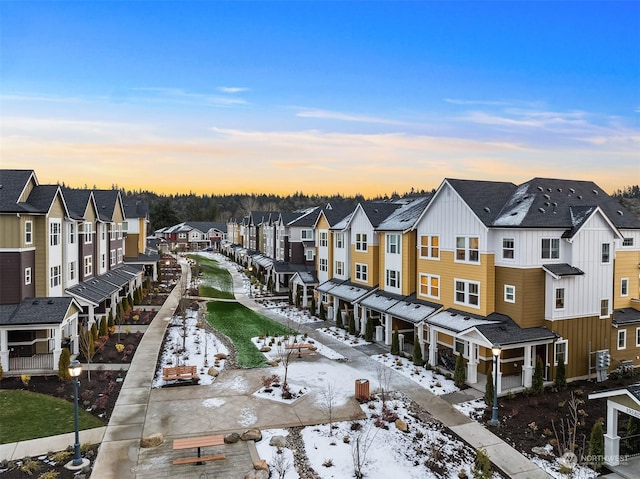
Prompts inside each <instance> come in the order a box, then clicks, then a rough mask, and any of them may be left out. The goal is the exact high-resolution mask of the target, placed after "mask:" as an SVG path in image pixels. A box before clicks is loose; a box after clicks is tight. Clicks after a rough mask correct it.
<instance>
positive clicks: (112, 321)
mask: <svg viewBox="0 0 640 479" xmlns="http://www.w3.org/2000/svg"><path fill="white" fill-rule="evenodd" d="M114 326H115V322H114V320H113V311H111V310H109V319H107V329H108V328H113V327H114ZM107 334H108V331H107ZM100 336H103V334H102V329H101V330H100ZM104 336H106V334H105V335H104Z"/></svg>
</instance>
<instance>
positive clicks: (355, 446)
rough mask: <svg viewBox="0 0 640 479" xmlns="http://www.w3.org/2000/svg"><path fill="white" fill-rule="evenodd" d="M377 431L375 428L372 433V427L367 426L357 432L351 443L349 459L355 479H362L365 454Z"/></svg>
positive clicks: (365, 460) (365, 459)
mask: <svg viewBox="0 0 640 479" xmlns="http://www.w3.org/2000/svg"><path fill="white" fill-rule="evenodd" d="M378 431H379V429H378V428H375V431H373V432H372V426H371V425H370V424H369V425H368V426H367V427H366V428H365V429H361V430H360V431H358V433H357V435H356V437H355V440H354V441H352V442H351V457H352V459H353V474H354V476H355V477H356V479H362V478H363V477H364V473H363V472H362V468H363V467H364V466H365V465H366V463H367V453H368V452H369V449H371V446H372V445H373V440H374V439H375V437H376V435H377V434H378Z"/></svg>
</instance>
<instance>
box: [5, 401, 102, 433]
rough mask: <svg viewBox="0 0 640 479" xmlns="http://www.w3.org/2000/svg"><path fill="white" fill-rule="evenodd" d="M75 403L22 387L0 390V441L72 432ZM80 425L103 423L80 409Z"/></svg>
mask: <svg viewBox="0 0 640 479" xmlns="http://www.w3.org/2000/svg"><path fill="white" fill-rule="evenodd" d="M73 408H74V405H73V403H71V402H69V401H65V400H64V399H60V398H55V397H51V396H47V395H45V394H39V393H34V392H31V391H22V390H9V389H7V390H2V391H0V424H2V427H0V444H7V443H12V442H18V441H27V440H29V439H35V438H38V437H46V436H55V435H57V434H65V433H68V432H74V431H75V423H74V411H73ZM78 419H79V428H80V429H91V428H94V427H101V426H104V423H103V422H102V421H101V420H100V419H98V418H97V417H94V416H92V415H91V414H89V413H88V412H86V411H83V410H82V409H81V408H80V409H79V410H78Z"/></svg>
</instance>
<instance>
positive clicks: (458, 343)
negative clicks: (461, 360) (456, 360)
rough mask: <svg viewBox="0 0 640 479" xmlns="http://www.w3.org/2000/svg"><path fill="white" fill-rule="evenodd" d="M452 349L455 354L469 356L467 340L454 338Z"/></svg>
mask: <svg viewBox="0 0 640 479" xmlns="http://www.w3.org/2000/svg"><path fill="white" fill-rule="evenodd" d="M454 350H455V352H456V353H457V354H462V356H463V357H465V358H467V357H469V342H468V341H465V340H463V339H459V338H455V341H454Z"/></svg>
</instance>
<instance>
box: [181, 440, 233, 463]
mask: <svg viewBox="0 0 640 479" xmlns="http://www.w3.org/2000/svg"><path fill="white" fill-rule="evenodd" d="M223 444H224V436H222V435H218V436H201V437H187V438H184V439H174V440H173V449H174V450H180V449H191V448H194V447H196V448H198V455H197V457H183V458H180V459H174V460H173V464H191V463H194V462H195V463H198V464H204V463H205V461H220V460H222V459H225V455H224V454H214V455H212V456H203V455H202V454H201V453H200V452H201V448H203V447H209V446H222V445H223Z"/></svg>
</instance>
